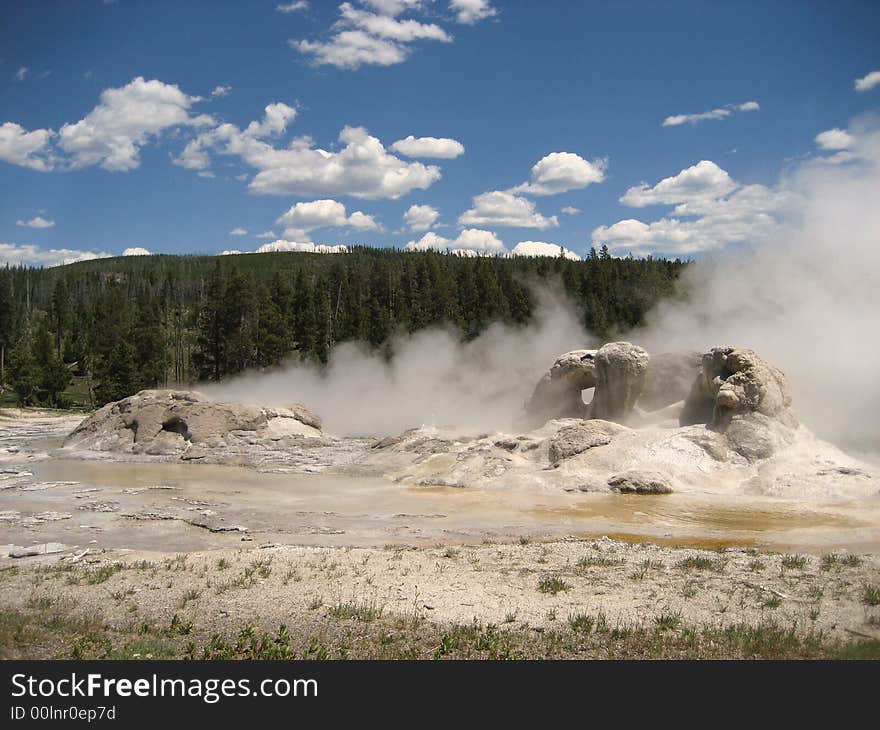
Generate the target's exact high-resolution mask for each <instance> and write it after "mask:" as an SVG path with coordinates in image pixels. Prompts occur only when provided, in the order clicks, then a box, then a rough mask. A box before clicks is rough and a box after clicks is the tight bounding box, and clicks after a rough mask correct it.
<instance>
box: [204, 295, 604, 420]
mask: <svg viewBox="0 0 880 730" xmlns="http://www.w3.org/2000/svg"><path fill="white" fill-rule="evenodd" d="M590 342H592V340H590V338H589V336H588V335H587V334H586V332H584V330H583V327H582V326H581V324H580V322H579V321H578V317H577V315H576V314H575V313H574V308H573V307H572V306H570V304H569V303H568V302H565V301H562V300H560V299H558V298H556V297H555V296H553V295H551V294H549V293H546V292H541V293H539V304H538V306H537V308H536V312H535V315H534V317H533V319H532V322H531V323H530V324H528V325H526V326H523V327H511V326H506V325H503V324H500V323H496V324H494V325H492V326H490V327H489V328H488V329H487V330H486V331H485V332H483V333H482V334H481V335H480V336H479V337H477V338H476V339H474V340H472V341H471V342H465V343H463V342H461V341H460V335H459V333H458V332H456V331H454V330H452V329H430V330H422V331H419V332H416V333H414V334H413V335H410V336H406V337H398V338H396V339H395V340H394V341H393V343H392V347H393V351H394V357H393V359H392V360H391V361H390V362H386V361H385V360H384V359H383V358H382V356H381V355H379V354H376V353H370V352H369V351H367V350H366V349H365V348H364V347H363V346H361V345H358V344H353V343H344V344H341V345H338V346H337V347H336V348H334V350H333V353H332V355H331V359H330V362H329V364H328V366H327V368H326V369H325V370H322V369H320V368H318V367H315V366H310V365H299V366H292V367H288V368H286V369H284V370H281V371H278V372H274V373H266V374H250V375H245V376H242V377H240V378H236V379H233V380H230V381H228V382H224V383H222V384H218V385H207V386H203V387H201V390H203V391H204V392H205V393H206V394H208V395H210V396H211V397H212V398H215V399H217V400H227V401H228V400H231V401H244V402H248V403H257V404H261V405H273V406H276V407H277V406H279V405H281V404H284V403H292V402H301V403H303V404H305V405H306V406H307V407H308V408H310V409H312V410H313V411H314V412H315V413H317V414H318V415H320V416H321V418H322V419H323V421H324V428H325V429H326V430H327V431H329V432H331V433H334V434H339V435H388V434H397V433H400V432H401V431H404V430H406V429H408V428H414V427H417V426H421V425H423V424H428V425H438V426H441V425H455V426H456V427H458V428H459V429H461V430H462V431H463V432H467V431H470V432H481V431H491V432H494V431H497V430H505V429H510V428H511V427H512V426H513V424H514V422H515V420H516V418H517V416H518V415H519V413H520V410H521V408H522V406H523V403H524V402H525V400H526V399H527V398H528V397H529V395H531V392H532V390H533V388H534V387H535V383H536V382H537V380H538V378H539V377H540V376H541V374H542V373H543V372H544V371H545V370H546V369H547V368H548V367H549V366H550V365H551V364H552V363H553V361H554V360H555V359H556V357H557V356H558V355H559V353H561V352H567V351H568V350H572V349H576V348H580V347H587V346H589V343H590Z"/></svg>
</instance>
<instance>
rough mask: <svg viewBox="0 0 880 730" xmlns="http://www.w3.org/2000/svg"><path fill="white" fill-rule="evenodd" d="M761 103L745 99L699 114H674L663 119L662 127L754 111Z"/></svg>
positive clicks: (696, 122)
mask: <svg viewBox="0 0 880 730" xmlns="http://www.w3.org/2000/svg"><path fill="white" fill-rule="evenodd" d="M760 108H761V105H760V104H758V102H756V101H746V102H743V103H742V104H728V105H727V106H723V107H718V108H717V109H710V110H709V111H706V112H700V113H699V114H674V115H672V116H670V117H666V119H664V120H663V126H664V127H678V126H680V125H682V124H698V123H700V122H704V121H706V120H707V119H725V118H727V117H729V116H730V115H731V114H732V113H733V112H754V111H758V110H759V109H760Z"/></svg>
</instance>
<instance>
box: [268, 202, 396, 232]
mask: <svg viewBox="0 0 880 730" xmlns="http://www.w3.org/2000/svg"><path fill="white" fill-rule="evenodd" d="M276 223H278V225H281V226H284V227H285V231H284V238H285V239H286V240H287V239H301V240H303V241H308V240H309V233H310V232H311V231H313V230H315V229H316V228H328V227H350V228H356V229H358V230H362V231H367V230H378V229H379V226H378V224H377V223H376V221H375V220H374V219H373V216H370V215H367V214H366V213H363V212H361V211H359V210H358V211H355V212H354V213H352V214H351V215H347V214H346V210H345V206H344V205H343V204H342V203H340V202H339V201H336V200H312V201H310V202H307V203H297V204H296V205H294V206H292V207H291V208H290V209H289V210H288V211H287V212H286V213H284V214H283V215H281V216H280V217H279V218H278V220H277V221H276Z"/></svg>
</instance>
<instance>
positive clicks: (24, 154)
mask: <svg viewBox="0 0 880 730" xmlns="http://www.w3.org/2000/svg"><path fill="white" fill-rule="evenodd" d="M54 134H55V133H54V132H53V131H52V130H51V129H35V130H33V131H32V132H28V131H27V130H26V129H25V128H24V127H21V126H20V125H18V124H16V123H15V122H5V123H4V124H3V125H0V160H3V161H4V162H9V163H11V164H13V165H19V166H20V167H29V168H30V169H32V170H39V171H40V172H48V171H49V170H51V169H52V167H53V161H52V157H51V155H49V153H48V145H49V141H50V140H51V139H52V137H53V136H54Z"/></svg>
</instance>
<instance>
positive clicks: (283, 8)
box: [275, 0, 309, 13]
mask: <svg viewBox="0 0 880 730" xmlns="http://www.w3.org/2000/svg"><path fill="white" fill-rule="evenodd" d="M275 9H276V10H277V11H278V12H279V13H299V12H302V11H304V10H308V9H309V3H308V2H307V0H295V1H294V2H292V3H281V4H280V5H276V6H275Z"/></svg>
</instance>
